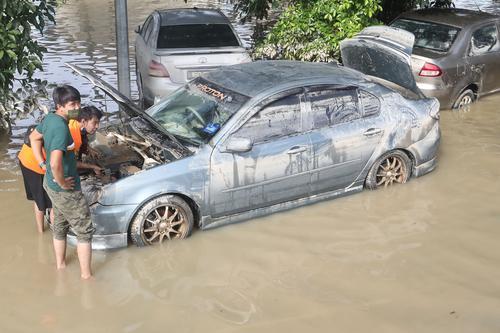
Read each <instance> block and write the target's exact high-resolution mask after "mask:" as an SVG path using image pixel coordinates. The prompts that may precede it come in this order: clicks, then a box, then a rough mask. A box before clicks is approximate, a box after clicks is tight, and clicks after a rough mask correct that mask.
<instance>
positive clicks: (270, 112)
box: [236, 94, 302, 143]
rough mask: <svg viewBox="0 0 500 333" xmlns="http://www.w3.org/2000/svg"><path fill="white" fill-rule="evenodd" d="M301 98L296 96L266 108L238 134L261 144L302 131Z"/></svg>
mask: <svg viewBox="0 0 500 333" xmlns="http://www.w3.org/2000/svg"><path fill="white" fill-rule="evenodd" d="M300 96H301V94H294V95H289V96H286V97H283V98H281V99H278V100H277V101H274V102H271V103H270V104H267V105H266V106H264V107H263V108H262V109H261V110H260V111H259V112H257V113H256V114H255V115H254V116H253V117H252V118H250V119H249V120H248V121H247V122H246V123H245V124H244V125H243V126H242V127H241V128H240V129H239V130H238V131H237V132H236V133H237V134H236V136H238V137H243V138H249V139H251V140H252V141H253V142H254V143H260V142H265V141H269V140H271V139H276V138H279V137H283V136H288V135H292V134H296V133H299V132H300V131H301V127H302V126H301V117H300Z"/></svg>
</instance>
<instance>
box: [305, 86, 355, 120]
mask: <svg viewBox="0 0 500 333" xmlns="http://www.w3.org/2000/svg"><path fill="white" fill-rule="evenodd" d="M307 98H308V100H309V101H310V103H311V111H312V121H313V128H323V127H328V126H332V125H336V124H340V123H345V122H349V121H353V120H355V119H358V118H360V117H361V114H360V110H359V107H358V96H357V91H356V89H354V88H347V89H325V90H317V91H311V92H308V93H307Z"/></svg>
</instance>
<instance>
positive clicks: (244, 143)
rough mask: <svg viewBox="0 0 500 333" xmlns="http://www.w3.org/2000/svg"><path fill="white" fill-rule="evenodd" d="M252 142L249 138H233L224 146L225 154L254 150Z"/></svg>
mask: <svg viewBox="0 0 500 333" xmlns="http://www.w3.org/2000/svg"><path fill="white" fill-rule="evenodd" d="M252 146H253V143H252V140H250V139H248V138H238V137H231V138H229V139H228V140H227V142H226V144H225V145H224V146H223V149H222V152H223V153H245V152H247V151H250V150H251V149H252Z"/></svg>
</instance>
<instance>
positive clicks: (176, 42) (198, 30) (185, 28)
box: [157, 24, 240, 49]
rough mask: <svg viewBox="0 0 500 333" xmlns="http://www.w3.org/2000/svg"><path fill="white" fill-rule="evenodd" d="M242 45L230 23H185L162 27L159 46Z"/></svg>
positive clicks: (160, 47) (162, 47) (168, 47)
mask: <svg viewBox="0 0 500 333" xmlns="http://www.w3.org/2000/svg"><path fill="white" fill-rule="evenodd" d="M223 46H240V44H239V42H238V38H236V36H235V35H234V33H233V30H232V29H231V27H230V26H229V25H228V24H184V25H167V26H161V27H160V33H159V34H158V43H157V48H159V49H177V48H198V47H223Z"/></svg>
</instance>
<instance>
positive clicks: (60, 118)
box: [30, 85, 94, 279]
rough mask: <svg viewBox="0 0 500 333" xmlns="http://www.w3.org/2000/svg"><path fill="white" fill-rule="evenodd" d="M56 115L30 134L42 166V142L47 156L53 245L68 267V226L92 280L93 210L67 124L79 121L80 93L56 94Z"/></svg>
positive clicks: (61, 90)
mask: <svg viewBox="0 0 500 333" xmlns="http://www.w3.org/2000/svg"><path fill="white" fill-rule="evenodd" d="M53 99H54V104H55V107H56V111H55V112H51V113H49V114H48V115H47V116H46V117H45V118H44V120H43V121H42V123H41V124H40V125H38V126H37V127H36V129H35V130H33V132H32V133H31V135H30V141H31V146H32V148H33V153H34V154H35V158H36V159H37V161H38V162H39V163H41V164H42V163H43V162H44V161H43V155H42V142H43V147H44V148H45V153H46V156H47V161H46V170H47V171H46V175H45V177H44V183H43V187H44V189H45V190H46V192H47V194H48V196H49V198H50V200H51V201H52V209H53V210H54V227H53V243H54V252H55V256H56V266H57V269H64V268H65V267H66V236H67V234H68V230H69V227H70V226H71V228H72V229H73V231H74V232H75V234H76V237H77V239H78V244H77V253H78V260H79V261H80V273H81V278H82V279H89V278H91V277H92V271H91V261H92V246H91V243H92V235H93V233H94V227H93V226H92V221H91V220H90V211H89V207H88V205H87V202H86V201H85V198H84V196H83V193H82V191H81V187H80V177H79V176H78V171H77V162H76V158H75V153H74V146H75V143H74V141H73V139H72V137H71V134H70V130H69V128H68V121H69V120H70V119H76V118H78V115H79V110H80V93H79V92H78V90H76V89H75V88H74V87H72V86H69V85H63V86H59V87H57V88H55V89H54V92H53Z"/></svg>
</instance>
